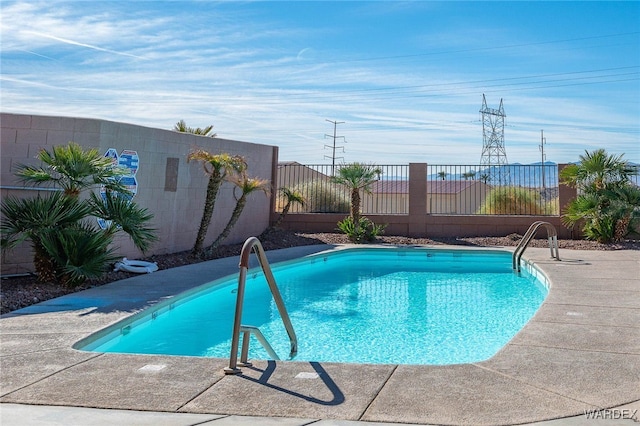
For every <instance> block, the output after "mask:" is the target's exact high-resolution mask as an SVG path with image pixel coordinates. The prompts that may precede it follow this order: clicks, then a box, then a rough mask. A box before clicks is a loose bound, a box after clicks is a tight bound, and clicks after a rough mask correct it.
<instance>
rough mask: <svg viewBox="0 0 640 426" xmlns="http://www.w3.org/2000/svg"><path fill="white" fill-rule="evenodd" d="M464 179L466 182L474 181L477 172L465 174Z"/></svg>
mask: <svg viewBox="0 0 640 426" xmlns="http://www.w3.org/2000/svg"><path fill="white" fill-rule="evenodd" d="M462 177H463V178H464V180H469V179H471V180H473V179H474V178H475V177H476V172H465V173H463V174H462Z"/></svg>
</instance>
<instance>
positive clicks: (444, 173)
mask: <svg viewBox="0 0 640 426" xmlns="http://www.w3.org/2000/svg"><path fill="white" fill-rule="evenodd" d="M438 177H439V178H440V179H442V180H445V179H446V178H447V172H445V171H441V172H438Z"/></svg>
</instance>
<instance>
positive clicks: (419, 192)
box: [408, 163, 427, 237]
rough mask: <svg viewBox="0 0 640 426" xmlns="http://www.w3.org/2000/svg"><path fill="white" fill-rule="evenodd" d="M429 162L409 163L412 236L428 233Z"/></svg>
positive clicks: (422, 235) (410, 227) (410, 234)
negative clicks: (426, 220)
mask: <svg viewBox="0 0 640 426" xmlns="http://www.w3.org/2000/svg"><path fill="white" fill-rule="evenodd" d="M426 215H427V164H426V163H409V224H408V231H409V232H408V233H409V236H410V237H424V236H426V234H427V224H426V222H425V219H426Z"/></svg>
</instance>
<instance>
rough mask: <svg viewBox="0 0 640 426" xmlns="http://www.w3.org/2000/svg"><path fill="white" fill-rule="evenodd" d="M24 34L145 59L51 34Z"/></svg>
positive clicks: (26, 32) (27, 32)
mask: <svg viewBox="0 0 640 426" xmlns="http://www.w3.org/2000/svg"><path fill="white" fill-rule="evenodd" d="M24 33H25V34H33V35H36V36H38V37H43V38H48V39H51V40H55V41H59V42H61V43H65V44H70V45H72V46H80V47H86V48H87V49H93V50H98V51H100V52H107V53H113V54H114V55H122V56H129V57H132V58H137V59H145V58H144V57H142V56H137V55H132V54H131V53H127V52H118V51H116V50H112V49H106V48H104V47H99V46H93V45H91V44H87V43H80V42H78V41H74V40H69V39H67V38H63V37H56V36H54V35H51V34H44V33H41V32H37V31H25V32H24Z"/></svg>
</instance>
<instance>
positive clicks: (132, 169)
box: [118, 149, 140, 176]
mask: <svg viewBox="0 0 640 426" xmlns="http://www.w3.org/2000/svg"><path fill="white" fill-rule="evenodd" d="M139 163H140V158H139V157H138V153H137V152H136V151H131V150H129V149H125V150H123V151H122V152H121V153H120V157H119V158H118V166H120V167H124V168H125V169H127V170H128V172H129V175H131V176H133V175H135V174H136V172H137V171H138V165H139Z"/></svg>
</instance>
